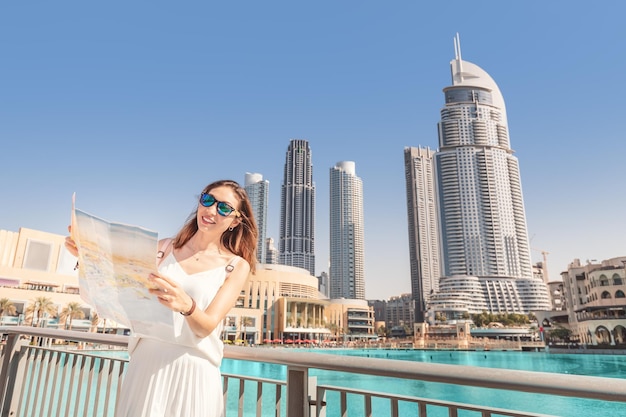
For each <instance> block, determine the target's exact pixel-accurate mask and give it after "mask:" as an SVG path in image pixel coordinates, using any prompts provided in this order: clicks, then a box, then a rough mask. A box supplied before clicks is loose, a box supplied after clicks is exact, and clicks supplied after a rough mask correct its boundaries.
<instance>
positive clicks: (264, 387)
mask: <svg viewBox="0 0 626 417" xmlns="http://www.w3.org/2000/svg"><path fill="white" fill-rule="evenodd" d="M0 334H6V335H8V338H7V340H6V344H5V345H4V347H3V350H2V355H1V356H0V359H1V362H0V366H1V368H0V417H9V416H10V417H44V416H46V417H55V416H59V417H61V416H63V417H66V416H68V417H69V416H77V417H78V416H80V417H95V416H98V417H99V416H103V417H108V416H112V415H113V410H114V408H115V398H117V393H118V392H119V390H120V387H121V380H122V378H123V374H124V370H125V367H126V360H125V359H123V358H113V357H111V358H109V357H106V358H104V357H102V356H99V355H94V354H92V353H91V354H90V353H89V351H88V350H86V349H81V348H84V347H86V346H87V345H89V344H96V345H100V346H107V347H110V348H114V347H118V348H120V349H124V348H125V347H126V346H127V342H128V338H127V337H126V336H118V335H104V334H96V333H85V332H77V331H66V330H56V329H45V328H33V327H16V326H4V327H0ZM53 339H55V340H57V341H59V340H63V341H64V342H71V343H72V345H69V346H68V345H63V346H58V347H55V345H54V344H53V343H52V340H53ZM39 345H41V346H39ZM225 357H226V358H228V359H234V360H240V361H253V362H261V363H267V364H278V365H284V366H286V380H284V381H282V380H273V379H267V378H261V377H252V376H242V375H232V374H223V378H224V384H223V394H224V400H225V403H226V404H228V405H229V407H228V408H227V412H226V416H227V417H234V416H238V417H244V416H252V415H254V416H256V417H265V416H267V415H270V414H271V415H272V416H273V417H281V416H287V417H301V416H302V417H313V416H315V417H325V416H326V412H327V411H329V412H330V411H331V410H332V412H333V413H337V412H339V413H340V415H341V416H348V405H347V404H348V401H347V398H348V396H350V397H354V396H357V397H359V398H361V399H362V402H361V403H360V404H362V409H361V410H354V409H353V408H351V409H350V412H351V413H353V412H356V413H358V414H354V415H359V416H361V415H362V416H367V417H371V416H372V415H373V414H372V413H373V411H372V401H373V400H375V401H386V402H387V403H388V410H389V411H388V413H389V415H390V416H392V417H399V416H400V411H399V410H400V406H401V405H406V404H412V405H414V406H415V407H416V409H417V411H416V412H415V413H414V414H411V415H414V416H419V417H427V416H428V415H430V414H429V413H430V409H432V408H433V407H436V408H440V409H444V410H445V411H446V415H448V416H451V417H454V416H458V415H459V412H460V411H461V410H466V411H471V412H475V414H472V415H476V416H480V417H491V416H496V415H497V416H514V417H537V416H542V414H536V413H530V412H524V411H516V410H503V409H499V408H493V407H487V406H481V405H472V404H462V403H454V402H449V401H441V400H434V399H427V398H419V397H412V396H406V395H398V394H394V393H386V392H380V391H370V390H359V389H353V388H348V387H341V386H330V385H317V381H316V379H315V378H311V377H310V373H311V372H310V371H311V370H326V371H337V372H347V373H350V374H356V375H373V376H378V377H381V380H382V378H383V377H385V378H399V379H405V380H412V381H426V382H437V383H445V384H455V385H465V386H472V387H482V388H495V389H499V390H503V392H505V391H515V392H527V393H539V394H552V395H557V396H564V397H576V398H587V399H596V400H603V401H613V402H621V403H624V405H625V406H626V384H617V383H615V379H612V378H601V377H590V376H578V375H565V374H563V375H560V374H552V373H542V372H529V371H515V370H507V369H498V370H497V371H494V369H489V368H479V367H472V366H463V365H444V364H434V363H423V362H420V363H415V362H408V361H399V360H390V359H377V358H360V357H352V356H340V355H332V354H323V353H312V352H307V351H302V352H300V351H297V350H286V349H264V348H258V347H239V346H226V347H225ZM251 384H252V388H247V387H250V385H251ZM268 387H269V388H268ZM381 388H383V387H382V386H381ZM330 394H332V395H330ZM331 398H332V401H331ZM267 402H271V403H270V404H267ZM233 403H234V404H235V406H234V407H232V406H231V405H232V404H233ZM250 404H253V405H254V410H247V409H245V407H249V405H250ZM351 404H352V405H353V404H354V403H351ZM352 405H351V407H352ZM268 407H269V409H270V414H268V411H267V410H268ZM350 415H351V416H352V415H353V414H350ZM464 415H465V414H464Z"/></svg>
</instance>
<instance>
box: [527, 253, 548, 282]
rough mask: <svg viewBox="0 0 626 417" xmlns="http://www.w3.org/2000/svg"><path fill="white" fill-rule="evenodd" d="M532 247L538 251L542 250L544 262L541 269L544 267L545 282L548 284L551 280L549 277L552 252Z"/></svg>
mask: <svg viewBox="0 0 626 417" xmlns="http://www.w3.org/2000/svg"><path fill="white" fill-rule="evenodd" d="M531 249H532V250H534V251H537V252H541V255H542V256H543V264H542V266H541V269H543V271H542V272H543V282H545V283H546V284H547V283H548V282H550V280H549V279H548V255H549V254H550V252H547V251H545V250H543V249H536V248H531Z"/></svg>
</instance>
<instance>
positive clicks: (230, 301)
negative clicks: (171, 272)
mask: <svg viewBox="0 0 626 417" xmlns="http://www.w3.org/2000/svg"><path fill="white" fill-rule="evenodd" d="M249 274H250V264H248V262H247V261H245V260H243V259H241V260H240V261H239V262H237V264H236V265H235V267H234V269H233V270H232V272H230V274H229V275H228V277H227V278H226V280H225V281H224V283H223V284H222V286H221V287H220V289H219V290H218V291H217V294H215V297H214V298H213V301H211V304H209V306H208V307H207V308H206V310H204V311H202V310H200V309H195V310H194V311H192V313H191V314H189V315H186V316H185V319H186V320H187V324H189V327H190V328H191V330H192V331H193V332H194V334H195V335H196V336H198V337H206V336H208V335H209V334H211V332H213V330H215V328H216V327H217V326H218V325H219V324H220V323H221V322H222V320H224V317H226V314H228V312H229V311H230V309H231V308H233V306H234V305H235V303H236V302H237V298H238V297H239V295H240V294H241V289H242V288H243V285H244V284H245V283H246V280H247V279H248V275H249ZM151 278H152V280H153V281H154V282H155V284H156V285H157V286H158V288H157V289H153V290H150V292H151V293H153V294H156V295H157V298H158V300H159V302H160V303H161V304H163V305H165V306H167V307H168V308H170V309H172V310H174V311H178V312H182V313H187V312H189V311H190V310H191V309H192V307H193V304H194V301H193V300H192V298H191V296H190V295H188V294H187V293H186V292H184V290H183V289H182V288H181V287H180V286H179V285H178V284H177V283H176V282H174V281H172V280H170V279H168V278H166V277H163V276H159V275H151Z"/></svg>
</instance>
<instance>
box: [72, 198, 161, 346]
mask: <svg viewBox="0 0 626 417" xmlns="http://www.w3.org/2000/svg"><path fill="white" fill-rule="evenodd" d="M71 233H72V238H73V239H74V241H75V242H76V244H77V245H78V248H79V260H78V262H79V268H78V269H79V271H78V283H79V286H80V296H81V298H82V299H83V300H84V301H85V302H86V303H88V304H89V305H91V306H92V307H93V308H94V309H95V310H96V312H97V313H98V316H99V317H101V318H105V319H108V320H113V321H115V322H117V323H120V324H123V325H125V326H127V327H128V328H129V329H131V331H132V332H134V333H136V334H139V335H153V336H157V337H158V335H164V336H165V335H167V334H168V333H171V332H172V331H173V330H172V329H173V317H172V316H173V315H172V311H171V310H170V309H168V308H166V307H164V306H163V305H161V304H160V303H159V302H158V301H157V299H156V296H155V295H152V294H150V292H149V291H148V289H149V288H150V287H151V286H152V284H151V282H150V281H149V280H148V277H149V275H150V273H151V272H155V271H156V269H157V267H156V253H157V245H158V235H157V233H156V232H153V231H150V230H148V229H144V228H141V227H138V226H130V225H126V224H122V223H114V222H109V221H107V220H104V219H101V218H99V217H96V216H93V215H91V214H88V213H85V212H84V211H81V210H78V209H76V208H75V206H74V199H73V201H72V230H71Z"/></svg>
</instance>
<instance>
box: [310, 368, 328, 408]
mask: <svg viewBox="0 0 626 417" xmlns="http://www.w3.org/2000/svg"><path fill="white" fill-rule="evenodd" d="M318 395H322V398H321V399H318V398H317V396H318ZM308 397H309V417H326V403H325V402H324V399H325V398H326V394H321V393H319V392H318V390H317V377H316V376H310V377H309V395H308Z"/></svg>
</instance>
